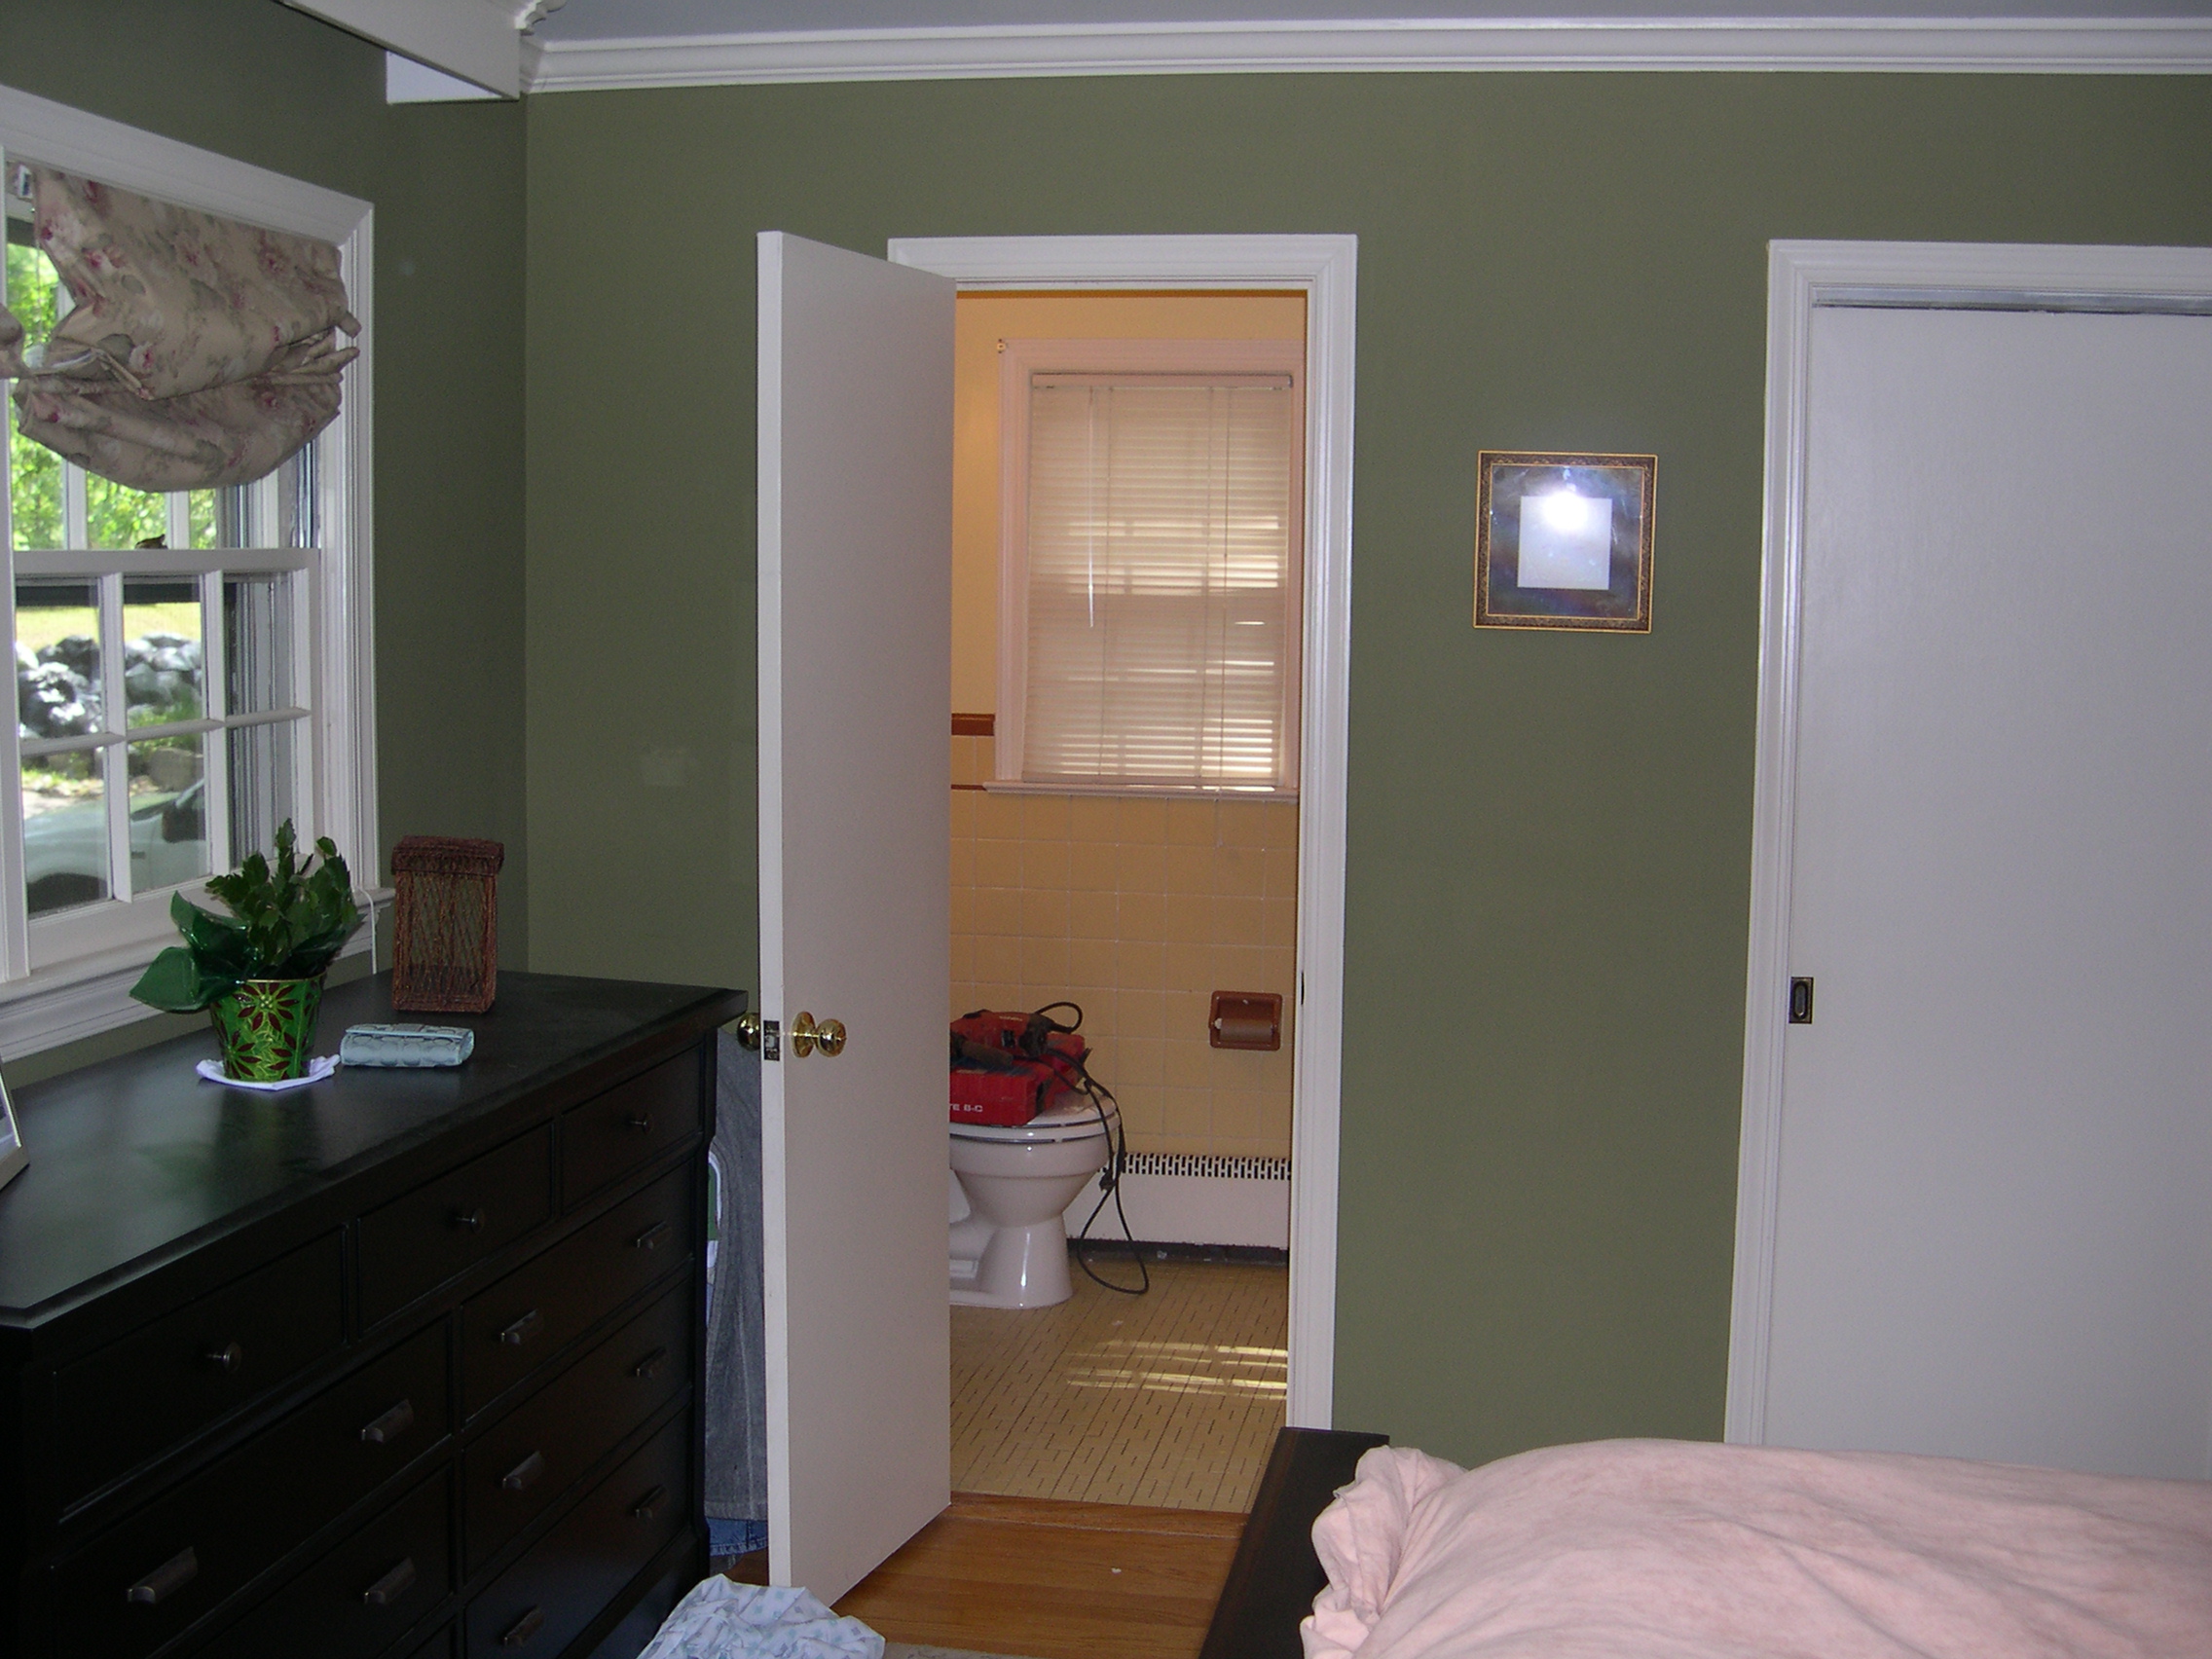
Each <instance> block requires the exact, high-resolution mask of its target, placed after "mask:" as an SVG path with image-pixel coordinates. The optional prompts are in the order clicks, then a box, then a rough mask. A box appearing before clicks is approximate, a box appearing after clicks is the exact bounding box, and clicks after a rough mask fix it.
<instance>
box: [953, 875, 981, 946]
mask: <svg viewBox="0 0 2212 1659" xmlns="http://www.w3.org/2000/svg"><path fill="white" fill-rule="evenodd" d="M975 931H976V890H975V889H974V888H973V887H968V886H964V885H960V884H957V883H956V884H955V885H954V886H953V889H952V937H953V938H955V939H958V938H960V936H961V935H963V934H971V933H974V932H975Z"/></svg>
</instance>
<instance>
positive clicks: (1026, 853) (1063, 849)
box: [1021, 841, 1068, 894]
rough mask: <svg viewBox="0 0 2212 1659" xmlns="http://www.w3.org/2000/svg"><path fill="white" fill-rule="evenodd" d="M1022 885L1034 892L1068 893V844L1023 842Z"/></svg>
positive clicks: (1063, 842)
mask: <svg viewBox="0 0 2212 1659" xmlns="http://www.w3.org/2000/svg"><path fill="white" fill-rule="evenodd" d="M1021 885H1022V886H1024V887H1026V888H1029V889H1030V890H1031V891H1032V892H1035V891H1040V890H1048V891H1051V892H1056V893H1062V894H1064V893H1066V891H1067V888H1068V844H1067V842H1065V841H1024V842H1022V843H1021Z"/></svg>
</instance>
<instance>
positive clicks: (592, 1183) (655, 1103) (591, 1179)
mask: <svg viewBox="0 0 2212 1659" xmlns="http://www.w3.org/2000/svg"><path fill="white" fill-rule="evenodd" d="M699 1089H700V1069H699V1051H697V1050H696V1049H692V1050H687V1051H684V1052H683V1053H681V1054H679V1055H677V1056H676V1058H674V1059H673V1060H667V1061H664V1062H663V1063H662V1064H660V1065H657V1066H655V1067H653V1069H652V1070H651V1071H649V1072H646V1073H645V1074H644V1075H643V1076H642V1077H634V1078H632V1079H631V1080H630V1081H629V1082H628V1083H624V1084H618V1085H617V1086H616V1087H614V1088H610V1089H608V1091H607V1092H606V1093H605V1094H602V1095H601V1096H600V1097H599V1098H598V1099H596V1100H587V1101H585V1102H584V1103H583V1104H582V1105H581V1106H577V1107H574V1108H572V1109H571V1110H570V1111H568V1112H565V1113H563V1114H562V1115H561V1198H562V1201H563V1202H564V1203H567V1204H573V1203H575V1202H576V1201H577V1200H578V1199H579V1198H589V1197H590V1196H591V1195H592V1194H593V1193H596V1192H598V1191H599V1190H600V1189H601V1188H602V1187H606V1186H609V1185H611V1184H612V1183H613V1182H615V1181H617V1180H619V1179H621V1178H622V1177H623V1176H624V1175H627V1174H628V1173H630V1171H631V1170H633V1169H635V1168H637V1167H638V1166H639V1165H640V1164H642V1163H644V1162H645V1161H647V1160H649V1159H650V1158H651V1157H652V1156H653V1155H654V1154H655V1153H658V1152H663V1151H666V1150H667V1149H668V1148H669V1147H672V1146H675V1145H677V1144H678V1143H679V1142H681V1141H682V1140H683V1139H684V1138H686V1137H687V1136H689V1135H692V1134H694V1133H696V1132H697V1131H698V1128H699Z"/></svg>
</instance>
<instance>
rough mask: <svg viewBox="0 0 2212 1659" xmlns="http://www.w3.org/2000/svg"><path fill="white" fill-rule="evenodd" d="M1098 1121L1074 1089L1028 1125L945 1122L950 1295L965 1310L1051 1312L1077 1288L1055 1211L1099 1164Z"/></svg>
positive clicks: (1105, 1128) (1108, 1124) (1105, 1145)
mask: <svg viewBox="0 0 2212 1659" xmlns="http://www.w3.org/2000/svg"><path fill="white" fill-rule="evenodd" d="M1118 1127H1119V1120H1118V1118H1117V1116H1116V1114H1115V1112H1114V1109H1113V1108H1112V1107H1111V1106H1109V1107H1108V1108H1107V1109H1106V1117H1105V1122H1104V1123H1103V1124H1102V1123H1101V1122H1100V1121H1099V1116H1098V1108H1097V1107H1095V1106H1093V1105H1092V1104H1091V1103H1090V1102H1089V1101H1088V1100H1087V1099H1085V1098H1084V1097H1083V1096H1081V1095H1073V1096H1063V1097H1062V1098H1061V1101H1060V1103H1059V1104H1057V1105H1053V1106H1049V1107H1047V1108H1046V1109H1045V1110H1044V1111H1042V1112H1040V1113H1038V1114H1037V1116H1036V1117H1034V1118H1032V1119H1030V1120H1029V1122H1028V1123H1026V1124H1016V1125H1014V1126H1013V1127H1009V1128H1001V1127H997V1126H994V1125H991V1124H953V1125H952V1175H953V1187H952V1194H951V1198H952V1300H953V1301H954V1302H955V1303H957V1304H959V1305H960V1306H962V1307H964V1308H1050V1307H1051V1305H1052V1304H1053V1303H1055V1302H1065V1301H1066V1300H1067V1299H1068V1298H1069V1297H1070V1296H1073V1295H1074V1294H1075V1289H1074V1286H1073V1285H1071V1284H1070V1283H1069V1282H1068V1235H1067V1228H1066V1227H1065V1226H1064V1225H1063V1224H1062V1222H1061V1219H1060V1215H1061V1212H1062V1211H1063V1210H1065V1209H1066V1208H1067V1207H1068V1205H1069V1204H1071V1203H1073V1202H1074V1201H1075V1196H1076V1194H1078V1193H1080V1192H1081V1191H1083V1189H1084V1187H1085V1186H1086V1185H1087V1184H1088V1183H1089V1182H1090V1181H1091V1180H1092V1179H1093V1178H1094V1177H1095V1176H1096V1175H1097V1173H1098V1171H1099V1170H1101V1169H1103V1168H1105V1167H1106V1159H1107V1154H1108V1149H1109V1146H1110V1144H1111V1143H1110V1137H1109V1130H1110V1129H1113V1128H1118Z"/></svg>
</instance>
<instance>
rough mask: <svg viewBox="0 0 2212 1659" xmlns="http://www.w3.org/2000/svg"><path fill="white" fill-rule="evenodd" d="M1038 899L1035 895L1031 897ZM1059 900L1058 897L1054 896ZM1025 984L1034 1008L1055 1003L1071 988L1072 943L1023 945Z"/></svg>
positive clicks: (1036, 941)
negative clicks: (1069, 961)
mask: <svg viewBox="0 0 2212 1659" xmlns="http://www.w3.org/2000/svg"><path fill="white" fill-rule="evenodd" d="M1029 897H1031V898H1035V897H1037V896H1036V895H1035V894H1031V895H1029ZM1053 897H1055V898H1057V897H1058V895H1056V894H1055V895H1053ZM1021 982H1022V983H1023V984H1024V985H1025V986H1027V987H1028V989H1029V991H1030V993H1031V996H1030V1005H1029V1006H1030V1007H1032V1008H1034V1007H1036V1006H1037V1005H1038V1004H1040V1003H1046V1002H1050V1001H1051V1000H1052V999H1053V998H1054V997H1056V996H1058V995H1059V994H1060V993H1061V992H1062V991H1064V990H1065V989H1066V988H1067V983H1068V941H1067V940H1064V939H1037V938H1033V937H1032V938H1025V939H1023V940H1022V941H1021Z"/></svg>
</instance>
